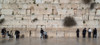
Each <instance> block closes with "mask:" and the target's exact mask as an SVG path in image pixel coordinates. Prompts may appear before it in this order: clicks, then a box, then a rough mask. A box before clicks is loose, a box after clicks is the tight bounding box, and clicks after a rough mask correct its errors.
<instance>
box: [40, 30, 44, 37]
mask: <svg viewBox="0 0 100 45" xmlns="http://www.w3.org/2000/svg"><path fill="white" fill-rule="evenodd" d="M40 33H41V38H43V35H44V34H43V33H44V30H43V29H42V28H41V31H40Z"/></svg>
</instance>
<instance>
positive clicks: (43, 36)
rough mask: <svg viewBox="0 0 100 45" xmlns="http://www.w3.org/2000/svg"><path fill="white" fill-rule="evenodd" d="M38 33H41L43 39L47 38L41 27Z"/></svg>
mask: <svg viewBox="0 0 100 45" xmlns="http://www.w3.org/2000/svg"><path fill="white" fill-rule="evenodd" d="M40 33H41V38H44V39H47V38H48V35H47V32H46V31H44V30H43V29H42V28H41V30H40Z"/></svg>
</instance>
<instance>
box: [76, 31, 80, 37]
mask: <svg viewBox="0 0 100 45" xmlns="http://www.w3.org/2000/svg"><path fill="white" fill-rule="evenodd" d="M79 32H80V31H79V29H77V30H76V35H77V38H79Z"/></svg>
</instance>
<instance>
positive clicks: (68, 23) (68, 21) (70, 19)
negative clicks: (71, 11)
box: [63, 17, 77, 27]
mask: <svg viewBox="0 0 100 45" xmlns="http://www.w3.org/2000/svg"><path fill="white" fill-rule="evenodd" d="M63 21H64V22H63V25H64V26H65V27H71V26H75V25H76V24H77V23H76V21H75V20H74V18H73V17H65V18H64V20H63Z"/></svg>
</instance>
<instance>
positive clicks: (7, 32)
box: [1, 28, 20, 39]
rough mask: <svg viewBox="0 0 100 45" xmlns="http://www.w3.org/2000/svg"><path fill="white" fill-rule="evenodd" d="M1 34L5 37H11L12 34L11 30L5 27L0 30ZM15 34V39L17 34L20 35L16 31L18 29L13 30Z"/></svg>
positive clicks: (17, 36)
mask: <svg viewBox="0 0 100 45" xmlns="http://www.w3.org/2000/svg"><path fill="white" fill-rule="evenodd" d="M1 34H2V38H6V37H8V38H13V37H14V36H13V32H12V31H10V32H9V31H7V30H6V28H3V29H2V30H1ZM15 35H16V39H18V38H19V36H20V31H18V30H16V31H15Z"/></svg>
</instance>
